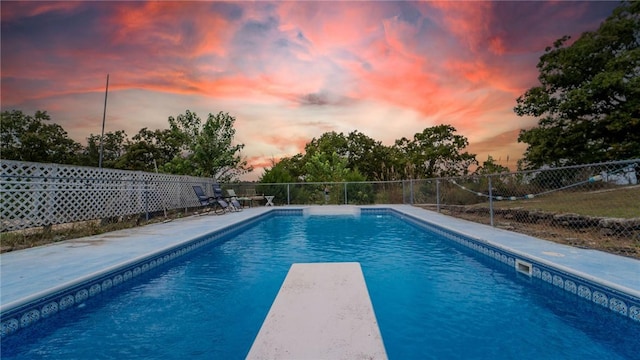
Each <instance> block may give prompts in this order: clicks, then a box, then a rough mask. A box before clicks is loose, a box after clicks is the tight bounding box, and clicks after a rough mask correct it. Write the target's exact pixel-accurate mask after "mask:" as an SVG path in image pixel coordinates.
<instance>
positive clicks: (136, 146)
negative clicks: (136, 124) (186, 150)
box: [115, 128, 180, 171]
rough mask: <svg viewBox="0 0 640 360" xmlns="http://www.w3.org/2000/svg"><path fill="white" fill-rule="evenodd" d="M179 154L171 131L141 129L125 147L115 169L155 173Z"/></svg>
mask: <svg viewBox="0 0 640 360" xmlns="http://www.w3.org/2000/svg"><path fill="white" fill-rule="evenodd" d="M179 152H180V146H179V145H178V143H177V142H176V141H173V138H172V137H171V131H170V130H168V129H165V130H154V131H151V130H149V129H147V128H142V129H140V131H139V132H138V133H137V134H136V135H134V136H133V138H132V139H131V141H130V142H129V143H128V145H127V146H126V147H125V153H124V154H123V155H122V156H121V157H120V158H119V159H118V161H117V162H116V165H115V167H116V168H119V169H127V170H139V171H157V170H158V169H159V168H160V167H162V166H164V164H166V163H168V162H169V161H171V160H172V159H173V158H175V157H176V155H178V154H179Z"/></svg>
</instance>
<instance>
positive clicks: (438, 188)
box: [0, 159, 640, 257]
mask: <svg viewBox="0 0 640 360" xmlns="http://www.w3.org/2000/svg"><path fill="white" fill-rule="evenodd" d="M639 178H640V159H635V160H627V161H616V162H607V163H599V164H589V165H580V166H568V167H562V168H542V169H538V170H534V171H522V172H512V173H500V174H488V175H474V176H464V177H451V178H436V179H423V180H404V181H388V182H333V183H332V182H327V183H309V182H306V183H285V184H263V183H229V184H221V185H222V188H223V190H228V189H233V190H234V191H235V193H236V195H237V196H238V197H239V198H240V200H242V202H243V203H244V204H245V205H247V206H258V205H265V204H266V197H267V196H268V197H273V200H272V201H273V203H275V204H276V205H322V204H333V205H340V204H351V205H372V204H413V205H415V206H420V207H423V208H426V209H430V210H434V211H438V212H441V213H444V214H447V215H451V216H455V217H460V218H464V219H467V220H471V221H476V222H480V223H485V224H488V225H492V226H496V227H500V228H503V229H507V230H513V231H519V232H524V233H527V234H530V235H533V236H536V237H539V238H543V239H549V240H553V241H558V242H563V243H567V244H570V245H574V246H581V247H589V248H600V249H603V250H606V251H610V252H615V253H619V254H623V255H628V256H635V257H640V205H639V204H640V184H639V183H638V180H639ZM0 180H1V185H0V189H1V190H2V194H1V197H0V205H1V206H2V218H1V228H0V231H2V232H5V231H12V230H19V229H27V228H32V227H39V226H49V225H52V224H64V223H71V222H78V221H84V220H94V219H104V218H112V217H123V216H144V217H146V218H147V219H148V218H149V216H152V215H154V214H158V213H160V214H162V213H163V212H164V213H165V215H166V211H168V210H176V209H178V210H184V211H187V210H188V209H193V208H198V207H200V204H199V202H198V199H197V197H196V196H195V193H194V191H193V186H194V185H199V186H202V188H203V189H205V191H206V192H207V194H208V195H213V190H212V184H213V183H214V180H213V179H211V178H198V177H191V176H179V175H169V174H156V173H145V172H138V171H126V170H114V169H98V168H91V167H79V166H70V165H57V164H41V163H27V162H18V161H7V160H3V161H2V163H1V164H0Z"/></svg>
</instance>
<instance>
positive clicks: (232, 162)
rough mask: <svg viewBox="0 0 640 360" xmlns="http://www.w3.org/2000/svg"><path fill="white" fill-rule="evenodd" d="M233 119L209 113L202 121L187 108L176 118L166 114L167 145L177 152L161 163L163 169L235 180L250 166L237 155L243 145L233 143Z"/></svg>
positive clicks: (221, 179)
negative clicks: (167, 123)
mask: <svg viewBox="0 0 640 360" xmlns="http://www.w3.org/2000/svg"><path fill="white" fill-rule="evenodd" d="M235 120H236V119H235V118H234V117H233V116H230V115H229V114H228V113H223V112H219V113H218V114H216V115H213V114H209V116H208V118H207V121H206V122H205V123H204V125H202V121H201V120H200V118H199V117H198V116H197V115H196V113H194V112H191V111H189V110H187V111H186V113H185V114H181V115H179V116H178V117H176V118H173V117H169V125H170V132H169V133H168V134H167V139H170V141H167V142H168V143H169V144H171V145H172V146H174V147H175V149H178V150H179V153H178V154H177V155H176V156H175V157H174V158H173V159H172V160H171V161H169V162H167V163H166V164H164V165H163V166H162V170H163V171H164V172H169V173H174V174H185V175H194V176H211V177H214V178H216V179H217V180H218V181H221V182H229V181H233V180H236V179H237V177H238V176H240V175H242V174H245V173H247V172H250V171H252V170H253V168H252V167H250V166H248V165H247V161H246V160H245V159H244V158H242V157H241V155H240V154H239V152H240V150H242V149H243V148H244V144H234V143H233V140H234V137H235V133H236V131H235V129H234V128H233V125H234V123H235Z"/></svg>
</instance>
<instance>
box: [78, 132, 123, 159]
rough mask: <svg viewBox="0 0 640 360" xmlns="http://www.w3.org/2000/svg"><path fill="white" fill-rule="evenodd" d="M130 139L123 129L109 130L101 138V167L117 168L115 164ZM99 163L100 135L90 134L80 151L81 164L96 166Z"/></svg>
mask: <svg viewBox="0 0 640 360" xmlns="http://www.w3.org/2000/svg"><path fill="white" fill-rule="evenodd" d="M129 144H130V141H129V138H128V136H127V133H126V132H125V131H124V130H117V131H109V132H107V133H105V134H104V138H103V139H102V167H104V168H117V166H116V164H117V163H118V161H119V160H120V157H121V156H123V155H124V154H125V152H126V149H127V147H128V146H129ZM99 163H100V135H94V134H90V135H89V137H88V138H87V147H86V148H85V149H84V151H83V153H82V159H81V160H80V164H81V165H85V166H98V165H99Z"/></svg>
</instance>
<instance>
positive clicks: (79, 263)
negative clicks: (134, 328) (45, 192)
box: [0, 205, 640, 321]
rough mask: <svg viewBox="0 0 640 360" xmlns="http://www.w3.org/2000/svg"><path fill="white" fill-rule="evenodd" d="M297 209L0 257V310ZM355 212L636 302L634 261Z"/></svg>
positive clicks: (417, 215)
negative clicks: (453, 237)
mask: <svg viewBox="0 0 640 360" xmlns="http://www.w3.org/2000/svg"><path fill="white" fill-rule="evenodd" d="M304 208H309V207H308V206H280V207H256V208H247V209H244V211H242V212H237V213H230V214H226V215H220V216H218V215H203V216H191V217H187V218H183V219H177V220H173V221H170V222H166V223H157V224H152V225H147V226H143V227H139V228H133V229H127V230H121V231H115V232H111V233H106V234H102V235H96V236H90V237H85V238H80V239H74V240H67V241H62V242H58V243H53V244H50V245H46V246H41V247H36V248H31V249H25V250H18V251H14V252H9V253H4V254H1V255H0V311H1V312H2V313H4V312H6V311H9V310H11V309H13V308H15V307H16V306H19V305H21V304H25V303H28V302H30V301H33V300H35V299H38V298H41V297H43V296H44V295H46V294H50V293H52V292H53V291H58V290H60V289H64V288H65V287H66V286H69V284H73V283H77V282H79V281H83V279H90V278H91V277H92V276H95V274H99V273H103V272H104V271H106V270H109V269H115V268H118V267H121V266H123V264H127V263H131V262H134V261H136V259H142V258H144V257H148V256H149V255H150V254H154V253H158V252H161V251H163V250H165V249H170V248H172V247H175V246H179V245H180V244H184V243H187V242H190V241H192V240H193V239H196V238H198V237H202V236H205V235H206V234H209V233H212V232H215V231H217V230H222V229H225V228H227V227H230V226H233V225H235V224H239V223H241V222H244V221H247V220H249V219H251V218H254V217H256V216H260V215H263V214H266V213H268V212H271V211H278V210H281V209H304ZM331 208H335V209H336V212H340V210H341V209H343V208H344V207H343V206H322V210H323V211H322V212H323V213H324V212H326V213H330V212H331V211H330V210H331ZM362 208H363V209H367V208H371V209H393V210H395V211H397V212H398V213H400V214H403V215H402V216H406V217H408V218H414V219H418V220H421V221H425V222H427V223H432V224H435V225H437V226H439V227H443V228H446V229H450V230H452V231H455V232H458V233H460V234H462V235H464V236H466V237H469V238H472V239H476V240H478V241H480V242H484V243H487V244H491V245H492V246H495V247H499V248H501V249H505V250H508V251H510V252H512V253H514V254H522V256H523V257H524V258H531V259H535V260H536V261H539V262H541V263H544V264H550V266H553V267H555V268H557V269H560V270H565V269H566V271H571V272H572V273H575V274H578V275H579V276H580V277H582V278H585V279H588V280H591V281H594V282H597V283H598V284H602V285H604V286H606V287H609V288H611V289H614V290H616V291H621V292H623V293H625V294H628V295H630V296H631V297H635V298H636V299H640V260H635V259H631V258H625V257H622V256H617V255H613V254H608V253H604V252H600V251H597V250H588V249H579V248H574V247H570V246H566V245H561V244H557V243H553V242H550V241H546V240H540V239H537V238H533V237H530V236H526V235H522V234H518V233H514V232H510V231H506V230H501V229H496V228H492V227H490V226H486V225H481V224H476V223H472V222H468V221H465V220H461V219H456V218H452V217H449V216H445V215H442V214H438V213H435V212H432V211H428V210H424V209H421V208H418V207H413V206H410V205H380V206H364V207H362ZM625 311H626V310H625ZM629 311H630V310H629ZM634 311H636V310H634ZM3 321H4V320H3Z"/></svg>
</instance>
